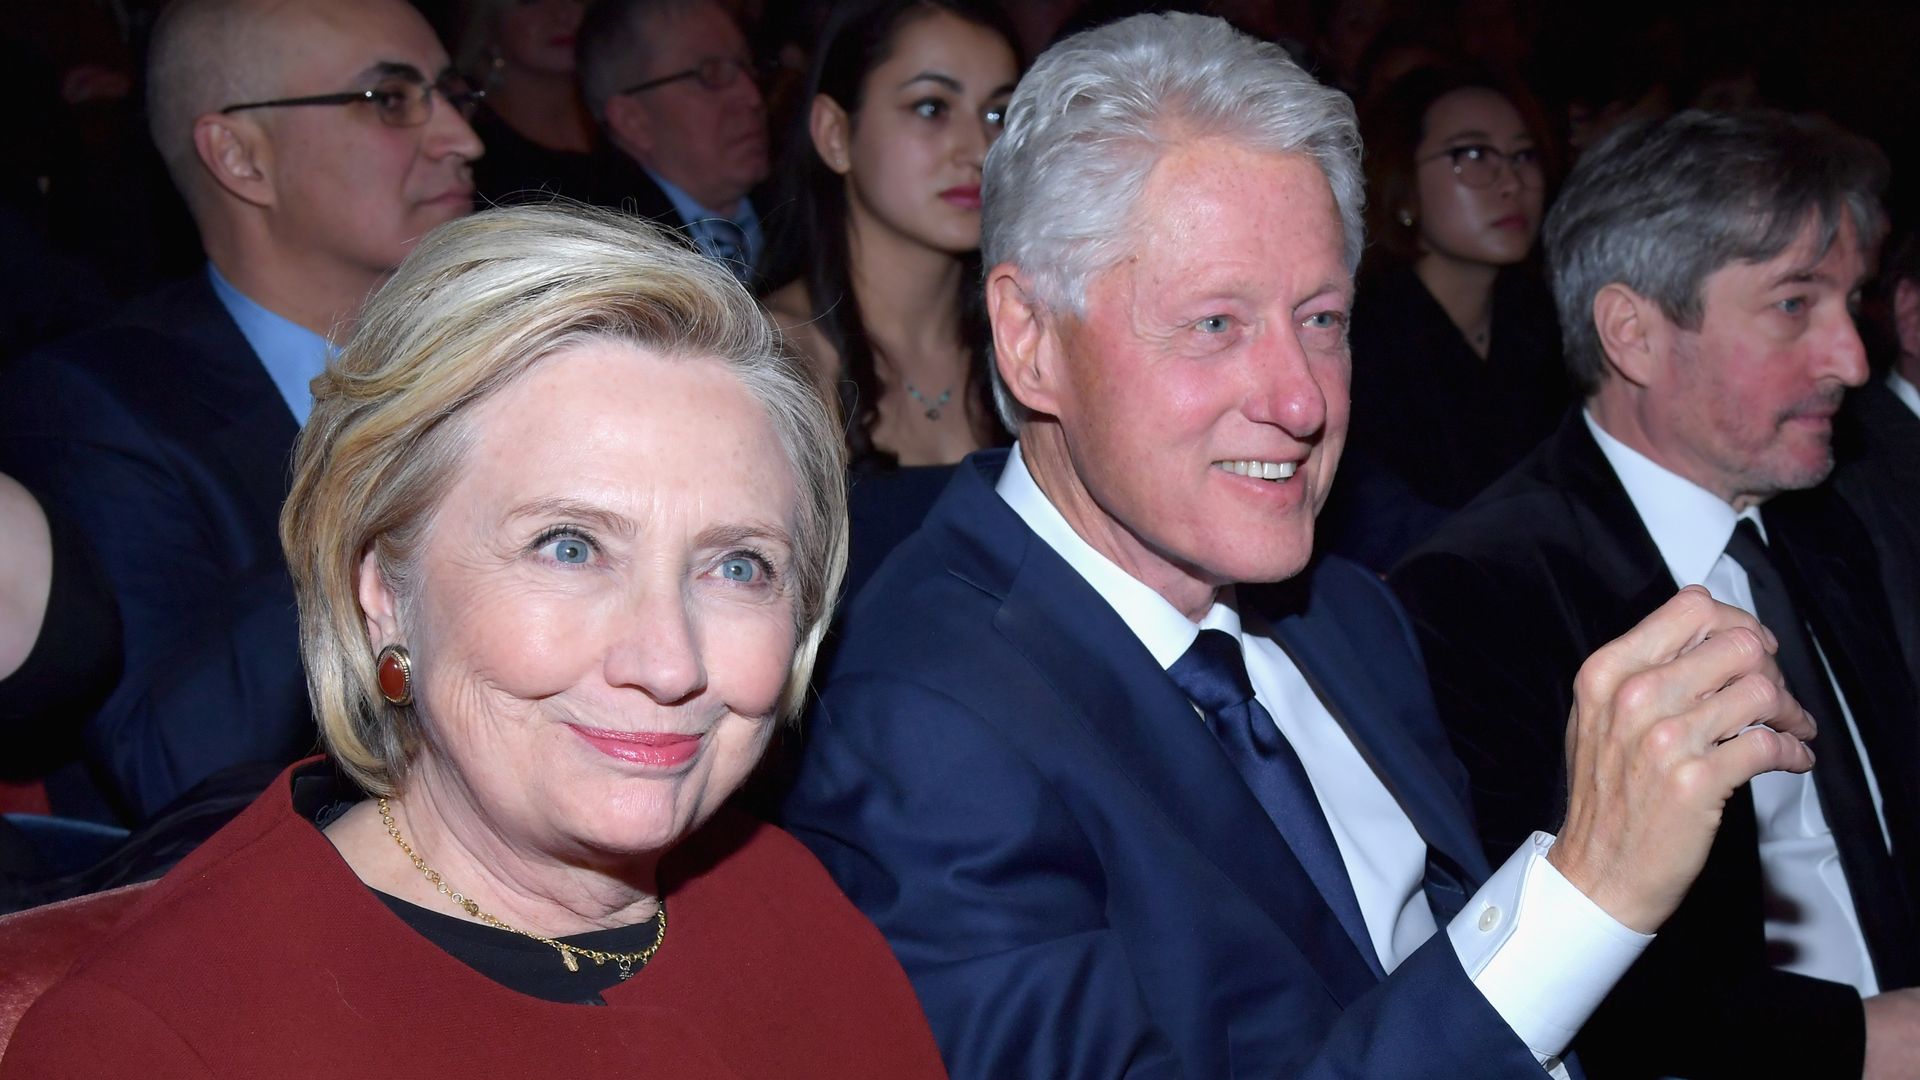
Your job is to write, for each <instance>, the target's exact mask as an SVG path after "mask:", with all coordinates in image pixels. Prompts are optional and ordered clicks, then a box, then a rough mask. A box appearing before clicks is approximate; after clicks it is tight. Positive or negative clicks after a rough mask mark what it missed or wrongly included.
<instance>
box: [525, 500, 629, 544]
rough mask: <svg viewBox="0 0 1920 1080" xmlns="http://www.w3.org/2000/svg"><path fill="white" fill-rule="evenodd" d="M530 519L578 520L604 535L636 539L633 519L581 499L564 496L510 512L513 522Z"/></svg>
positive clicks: (529, 503) (528, 504)
mask: <svg viewBox="0 0 1920 1080" xmlns="http://www.w3.org/2000/svg"><path fill="white" fill-rule="evenodd" d="M527 517H531V518H563V519H566V520H569V521H578V522H582V523H584V524H587V525H593V526H595V527H597V528H599V529H600V530H601V531H602V532H606V533H610V534H612V535H614V536H621V537H627V536H632V535H633V534H634V531H635V530H634V525H633V520H632V519H631V518H628V517H625V516H623V515H621V514H616V513H614V512H613V511H611V510H607V509H605V508H603V507H599V506H595V505H593V504H592V503H588V502H581V501H580V500H578V499H569V498H565V497H562V496H555V497H551V498H544V499H530V500H528V501H527V502H523V503H521V504H520V505H519V506H516V507H514V508H513V509H511V510H509V511H507V513H506V519H507V520H509V521H511V520H513V519H514V518H527Z"/></svg>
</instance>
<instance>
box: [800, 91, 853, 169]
mask: <svg viewBox="0 0 1920 1080" xmlns="http://www.w3.org/2000/svg"><path fill="white" fill-rule="evenodd" d="M807 134H808V135H809V136H811V137H812V138H813V152H814V153H816V154H819V155H820V160H821V161H824V162H826V163H827V168H829V169H832V170H833V171H834V172H836V173H839V174H840V175H841V176H845V175H847V170H849V169H851V168H853V155H852V151H851V149H850V145H851V142H852V138H853V132H852V124H851V122H850V121H848V119H847V110H845V109H843V108H841V107H840V103H839V102H837V101H835V100H833V99H832V98H830V97H828V96H827V95H825V94H815V95H813V109H812V111H811V112H809V113H808V114H807Z"/></svg>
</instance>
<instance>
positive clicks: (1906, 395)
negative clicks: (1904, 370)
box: [1887, 371, 1920, 416]
mask: <svg viewBox="0 0 1920 1080" xmlns="http://www.w3.org/2000/svg"><path fill="white" fill-rule="evenodd" d="M1887 389H1889V390H1891V391H1893V396H1894V397H1897V398H1899V399H1900V400H1901V401H1904V402H1906V403H1907V408H1909V409H1912V410H1913V415H1915V416H1920V387H1916V386H1914V385H1913V384H1912V383H1910V382H1908V381H1907V380H1906V377H1905V376H1903V375H1901V374H1900V373H1899V372H1897V371H1889V372H1887Z"/></svg>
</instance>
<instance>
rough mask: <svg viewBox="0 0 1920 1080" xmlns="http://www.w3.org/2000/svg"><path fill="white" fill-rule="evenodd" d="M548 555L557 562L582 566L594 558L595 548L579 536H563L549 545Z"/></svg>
mask: <svg viewBox="0 0 1920 1080" xmlns="http://www.w3.org/2000/svg"><path fill="white" fill-rule="evenodd" d="M547 553H548V554H549V555H552V556H553V559H554V561H555V562H562V563H568V564H570V565H573V566H581V565H584V564H585V563H586V562H587V561H588V560H589V559H592V558H593V547H592V546H591V545H590V544H588V543H587V542H586V541H585V540H582V539H580V538H579V537H577V536H563V537H560V538H559V539H557V540H554V541H551V542H549V543H548V544H547Z"/></svg>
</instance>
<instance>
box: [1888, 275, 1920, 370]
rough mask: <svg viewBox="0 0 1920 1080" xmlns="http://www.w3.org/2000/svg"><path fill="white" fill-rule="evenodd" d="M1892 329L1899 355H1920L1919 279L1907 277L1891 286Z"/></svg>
mask: <svg viewBox="0 0 1920 1080" xmlns="http://www.w3.org/2000/svg"><path fill="white" fill-rule="evenodd" d="M1893 331H1894V334H1895V336H1896V337H1898V338H1899V339H1900V355H1901V356H1920V281H1915V280H1913V279H1912V278H1908V279H1907V280H1905V281H1902V282H1901V283H1900V284H1898V285H1895V286H1894V287H1893Z"/></svg>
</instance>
